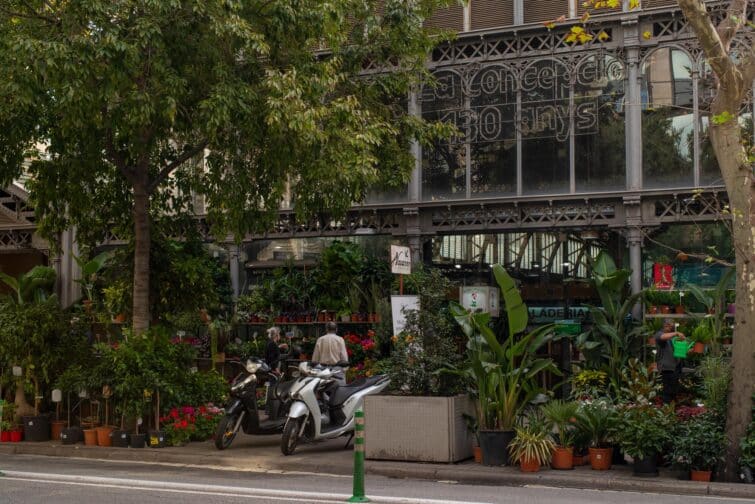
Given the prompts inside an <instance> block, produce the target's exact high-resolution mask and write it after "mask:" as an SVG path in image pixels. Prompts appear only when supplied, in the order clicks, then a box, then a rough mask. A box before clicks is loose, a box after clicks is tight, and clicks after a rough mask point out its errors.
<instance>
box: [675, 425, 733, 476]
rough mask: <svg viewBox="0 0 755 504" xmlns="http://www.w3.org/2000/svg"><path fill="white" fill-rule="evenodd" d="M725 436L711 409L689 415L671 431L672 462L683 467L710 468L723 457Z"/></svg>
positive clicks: (704, 469) (705, 469)
mask: <svg viewBox="0 0 755 504" xmlns="http://www.w3.org/2000/svg"><path fill="white" fill-rule="evenodd" d="M725 446H726V445H725V436H724V430H723V425H722V421H721V419H720V418H719V416H718V415H716V414H715V412H706V413H702V414H700V415H696V416H693V417H691V418H690V419H689V420H688V421H687V422H683V423H681V424H679V425H677V427H676V429H675V431H674V434H673V461H674V463H675V464H676V465H678V466H680V467H682V468H684V469H694V470H697V471H711V470H713V469H715V467H716V465H717V464H718V463H719V462H721V461H722V460H723V458H724V450H725Z"/></svg>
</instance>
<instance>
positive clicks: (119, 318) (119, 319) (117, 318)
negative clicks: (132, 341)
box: [113, 313, 126, 324]
mask: <svg viewBox="0 0 755 504" xmlns="http://www.w3.org/2000/svg"><path fill="white" fill-rule="evenodd" d="M125 321H126V314H125V313H119V314H118V315H116V316H115V317H113V324H122V323H124V322H125Z"/></svg>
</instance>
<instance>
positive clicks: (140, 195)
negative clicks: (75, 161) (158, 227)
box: [133, 174, 151, 335]
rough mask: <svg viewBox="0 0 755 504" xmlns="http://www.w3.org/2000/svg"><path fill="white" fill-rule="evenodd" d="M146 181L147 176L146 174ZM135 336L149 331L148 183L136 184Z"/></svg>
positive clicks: (149, 237)
mask: <svg viewBox="0 0 755 504" xmlns="http://www.w3.org/2000/svg"><path fill="white" fill-rule="evenodd" d="M145 179H146V174H145ZM133 215H134V304H133V313H134V317H133V323H134V334H135V335H136V334H142V333H144V332H146V331H147V329H149V322H150V315H149V252H150V245H151V236H150V216H149V193H148V191H147V183H146V181H140V182H137V183H136V184H134V209H133Z"/></svg>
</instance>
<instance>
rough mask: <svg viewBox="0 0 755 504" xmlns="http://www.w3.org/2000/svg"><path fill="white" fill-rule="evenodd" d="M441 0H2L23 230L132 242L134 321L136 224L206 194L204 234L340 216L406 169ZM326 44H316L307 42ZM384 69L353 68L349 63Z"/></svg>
mask: <svg viewBox="0 0 755 504" xmlns="http://www.w3.org/2000/svg"><path fill="white" fill-rule="evenodd" d="M449 3H451V0H418V1H415V2H405V1H403V0H388V1H386V2H379V1H378V0H367V1H363V0H331V1H327V2H322V1H320V0H250V1H246V2H234V1H225V0H224V1H220V0H209V1H208V0H166V1H152V0H107V1H105V0H92V1H87V2H67V1H62V0H6V1H3V2H2V5H0V179H1V180H0V182H3V183H7V182H9V181H10V180H11V179H12V178H14V177H16V176H17V175H18V174H19V172H20V170H21V162H22V161H23V159H24V158H26V157H28V156H29V151H30V149H31V148H32V147H35V146H37V145H44V146H45V147H44V153H43V154H42V155H40V156H37V158H36V160H35V162H33V163H32V164H31V168H30V170H31V180H30V182H29V187H30V190H31V194H32V198H33V202H34V204H35V208H36V210H37V212H38V214H39V217H40V230H42V231H44V232H46V233H47V234H48V235H50V236H53V235H54V232H55V231H58V230H61V229H66V228H69V227H71V226H74V225H75V226H76V228H77V232H78V233H79V239H80V240H82V241H84V242H86V243H90V244H91V243H96V242H97V241H99V240H101V239H102V238H103V236H104V233H105V232H107V231H108V230H110V229H115V230H116V231H117V232H118V233H120V234H122V236H123V237H126V238H131V239H132V240H133V242H134V248H135V253H134V288H133V291H134V292H133V324H134V330H135V332H136V333H137V334H139V333H142V332H144V331H145V330H146V329H147V328H148V326H149V321H150V313H149V301H148V295H149V283H150V268H149V254H150V240H151V234H150V233H151V223H152V220H153V219H155V218H157V217H158V216H160V217H165V216H166V215H177V214H180V213H182V212H186V211H190V210H191V209H192V208H191V207H192V204H191V203H192V192H193V191H196V192H200V193H202V194H204V195H205V196H206V200H207V203H208V208H209V210H208V212H209V216H208V217H209V219H210V221H211V222H212V223H213V225H214V226H215V230H216V231H217V232H218V233H228V232H231V233H234V234H236V235H237V236H243V235H244V234H245V233H246V232H248V231H249V230H253V229H257V230H259V229H264V228H267V227H268V226H269V224H270V222H271V216H272V215H273V214H274V212H275V211H276V210H277V209H278V207H279V204H280V201H281V199H282V196H283V194H284V192H285V191H286V190H287V188H292V189H293V201H294V205H295V208H296V211H297V216H298V217H300V218H301V217H307V216H311V215H320V216H323V218H324V214H326V213H328V212H331V213H335V214H338V213H341V212H343V211H345V209H347V208H348V207H349V206H350V205H351V204H352V203H353V202H354V201H359V200H361V199H362V198H363V197H364V194H365V192H366V189H367V188H368V187H369V186H370V185H373V184H375V183H377V182H379V181H381V180H387V181H392V182H393V183H395V184H400V183H403V182H405V181H407V180H408V177H409V174H410V173H411V169H412V167H413V165H414V160H413V158H412V155H411V150H410V149H409V144H410V142H411V140H412V139H415V138H416V139H419V140H421V141H423V142H429V141H431V140H432V139H433V138H435V137H437V136H438V135H439V134H441V133H442V134H447V133H449V128H448V127H447V126H443V125H440V124H435V125H428V124H426V123H424V122H422V121H421V120H419V119H417V118H416V117H413V116H410V115H409V114H408V113H407V107H406V106H405V103H406V96H407V94H408V92H409V91H410V90H411V89H412V88H413V87H414V86H416V85H417V84H418V83H419V80H420V79H422V78H423V76H424V75H425V74H426V71H425V69H424V63H425V60H426V56H427V54H428V51H429V50H430V49H431V48H432V47H433V45H434V44H435V43H436V42H437V39H435V38H433V37H432V36H430V35H431V34H430V33H429V32H428V31H426V30H425V29H424V28H423V27H422V24H423V23H422V21H423V19H425V18H426V17H427V16H428V15H429V14H430V12H431V11H432V9H433V8H434V7H437V6H443V5H447V4H449ZM318 48H327V50H326V51H325V50H318ZM365 68H369V69H377V70H380V69H383V70H390V72H379V71H375V72H370V73H369V78H367V77H366V76H365V75H364V74H365V72H364V69H365Z"/></svg>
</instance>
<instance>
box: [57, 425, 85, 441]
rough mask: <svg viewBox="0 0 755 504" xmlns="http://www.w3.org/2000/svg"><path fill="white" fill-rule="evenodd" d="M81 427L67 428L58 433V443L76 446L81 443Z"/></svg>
mask: <svg viewBox="0 0 755 504" xmlns="http://www.w3.org/2000/svg"><path fill="white" fill-rule="evenodd" d="M81 436H83V434H82V432H81V427H68V428H66V429H63V430H62V431H60V441H61V442H62V443H63V444H76V443H78V442H79V441H81Z"/></svg>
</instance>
